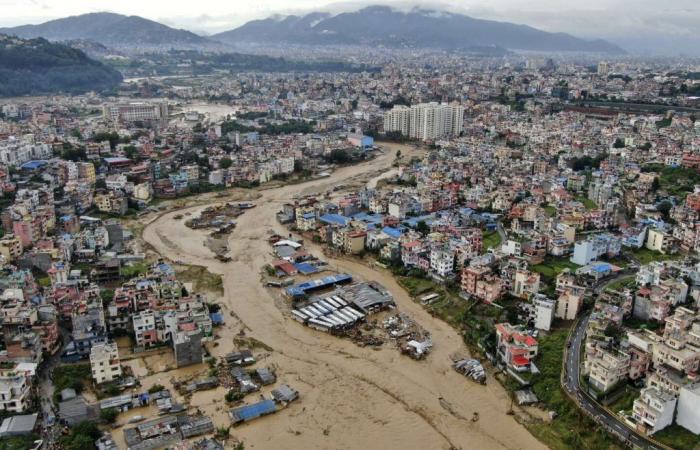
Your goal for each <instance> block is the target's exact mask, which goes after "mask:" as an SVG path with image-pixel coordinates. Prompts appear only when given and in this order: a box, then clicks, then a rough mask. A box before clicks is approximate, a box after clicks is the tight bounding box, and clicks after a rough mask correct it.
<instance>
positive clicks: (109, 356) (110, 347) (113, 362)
mask: <svg viewBox="0 0 700 450" xmlns="http://www.w3.org/2000/svg"><path fill="white" fill-rule="evenodd" d="M90 368H91V369H92V379H93V380H95V383H97V384H102V383H106V382H109V381H113V380H115V379H117V378H119V377H120V376H121V375H122V368H121V365H120V363H119V349H118V348H117V344H116V343H115V342H105V343H100V344H95V345H93V346H92V349H91V350H90Z"/></svg>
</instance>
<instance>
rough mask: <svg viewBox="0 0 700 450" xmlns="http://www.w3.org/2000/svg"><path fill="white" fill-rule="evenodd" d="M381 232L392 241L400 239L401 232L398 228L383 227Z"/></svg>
mask: <svg viewBox="0 0 700 450" xmlns="http://www.w3.org/2000/svg"><path fill="white" fill-rule="evenodd" d="M382 232H383V233H384V234H386V235H388V236H390V237H392V238H394V239H398V238H400V237H401V234H402V233H401V230H399V229H398V228H394V227H384V228H382Z"/></svg>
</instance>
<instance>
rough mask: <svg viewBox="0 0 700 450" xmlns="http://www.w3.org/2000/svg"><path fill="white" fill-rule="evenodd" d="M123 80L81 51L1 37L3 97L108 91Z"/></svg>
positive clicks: (1, 85) (43, 42) (115, 72)
mask: <svg viewBox="0 0 700 450" xmlns="http://www.w3.org/2000/svg"><path fill="white" fill-rule="evenodd" d="M121 80H122V76H121V75H120V74H119V72H117V71H116V70H114V69H111V68H109V67H107V66H105V65H104V64H102V63H100V62H97V61H95V60H92V59H90V58H88V57H87V56H86V55H85V53H83V52H82V51H80V50H77V49H74V48H71V47H68V46H66V45H62V44H54V43H51V42H49V41H47V40H45V39H31V40H25V39H19V38H15V37H9V36H5V35H0V97H12V96H18V95H29V94H51V93H56V92H71V93H81V92H87V91H92V90H105V89H110V88H113V87H114V86H116V85H118V84H119V83H120V82H121Z"/></svg>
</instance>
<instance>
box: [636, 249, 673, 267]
mask: <svg viewBox="0 0 700 450" xmlns="http://www.w3.org/2000/svg"><path fill="white" fill-rule="evenodd" d="M632 257H633V258H634V259H635V260H636V261H637V262H639V264H642V265H644V264H649V263H651V262H654V261H667V260H671V259H678V258H680V255H669V254H663V253H659V252H655V251H653V250H649V249H648V248H645V247H642V248H637V249H634V250H632Z"/></svg>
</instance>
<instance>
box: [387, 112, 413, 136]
mask: <svg viewBox="0 0 700 450" xmlns="http://www.w3.org/2000/svg"><path fill="white" fill-rule="evenodd" d="M410 115H411V109H410V108H409V107H408V106H404V105H396V106H394V107H393V108H392V109H391V110H390V111H387V112H385V113H384V132H385V133H387V132H388V133H392V132H398V133H401V134H402V135H404V136H408V123H409V118H410Z"/></svg>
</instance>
